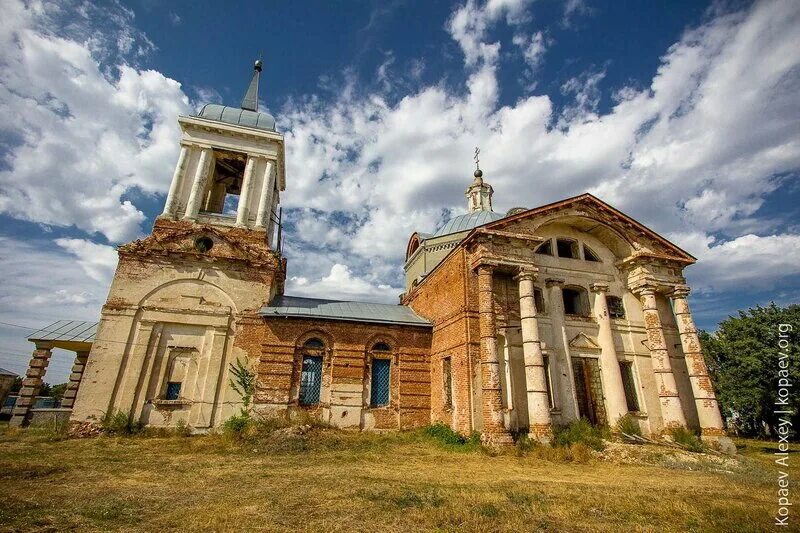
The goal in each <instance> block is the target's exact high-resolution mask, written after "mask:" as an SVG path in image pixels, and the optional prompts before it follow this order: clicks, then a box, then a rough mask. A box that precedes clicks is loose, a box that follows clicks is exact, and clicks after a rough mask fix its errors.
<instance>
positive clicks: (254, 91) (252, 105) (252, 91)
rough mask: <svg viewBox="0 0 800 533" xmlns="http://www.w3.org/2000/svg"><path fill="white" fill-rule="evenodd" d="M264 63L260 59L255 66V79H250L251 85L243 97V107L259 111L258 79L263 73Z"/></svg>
mask: <svg viewBox="0 0 800 533" xmlns="http://www.w3.org/2000/svg"><path fill="white" fill-rule="evenodd" d="M262 65H263V63H262V62H261V60H260V59H259V60H258V61H256V64H255V66H254V67H253V79H252V80H250V86H249V87H248V88H247V92H246V93H245V94H244V98H243V99H242V109H247V110H248V111H258V79H259V77H260V75H261V67H262Z"/></svg>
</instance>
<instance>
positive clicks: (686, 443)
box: [669, 427, 705, 452]
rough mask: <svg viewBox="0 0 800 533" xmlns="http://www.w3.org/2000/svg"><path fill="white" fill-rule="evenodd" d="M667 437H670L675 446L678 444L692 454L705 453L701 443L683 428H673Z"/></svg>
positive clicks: (692, 433)
mask: <svg viewBox="0 0 800 533" xmlns="http://www.w3.org/2000/svg"><path fill="white" fill-rule="evenodd" d="M669 436H670V437H672V440H673V442H675V444H680V445H681V446H683V447H684V448H686V449H687V450H689V451H692V452H702V451H705V447H704V446H703V443H702V441H701V440H700V439H699V438H698V436H697V435H695V434H694V432H692V431H691V430H689V429H686V428H684V427H674V428H671V429H670V430H669Z"/></svg>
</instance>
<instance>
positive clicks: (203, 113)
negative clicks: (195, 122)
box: [197, 104, 275, 131]
mask: <svg viewBox="0 0 800 533" xmlns="http://www.w3.org/2000/svg"><path fill="white" fill-rule="evenodd" d="M197 116H198V117H200V118H206V119H210V120H217V121H219V122H227V123H228V124H238V125H239V126H247V127H248V128H257V129H260V130H267V131H275V117H273V116H272V115H270V114H269V113H259V112H256V111H250V110H248V109H241V108H238V107H229V106H226V105H220V104H206V105H204V106H203V109H201V110H200V112H199V113H198V114H197Z"/></svg>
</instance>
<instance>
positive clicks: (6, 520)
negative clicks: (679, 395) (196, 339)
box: [0, 429, 800, 532]
mask: <svg viewBox="0 0 800 533" xmlns="http://www.w3.org/2000/svg"><path fill="white" fill-rule="evenodd" d="M743 444H745V445H746V448H745V451H746V455H747V458H746V459H744V460H743V461H740V462H736V461H730V462H725V463H724V464H723V466H722V467H720V465H719V464H717V463H713V462H708V461H705V460H704V459H702V458H701V459H699V460H697V461H695V460H692V461H688V463H687V464H688V466H687V465H683V464H677V465H676V464H674V463H675V461H674V457H669V458H665V457H662V456H661V455H660V454H659V450H658V449H657V448H655V447H643V446H632V447H631V449H635V450H634V451H633V452H631V453H628V452H626V453H625V457H626V459H625V461H623V462H621V461H617V460H615V459H614V458H613V457H611V458H606V459H597V458H589V459H588V462H582V463H576V462H574V461H570V460H569V459H567V461H566V462H562V461H563V458H562V457H561V456H559V455H558V454H547V453H542V452H537V451H536V450H535V449H534V450H532V451H531V452H530V453H527V454H525V455H524V456H522V457H520V456H519V455H518V454H516V453H514V452H510V453H506V454H500V455H496V456H489V455H487V454H485V453H482V452H481V451H480V450H474V449H469V450H465V451H464V450H462V451H460V450H457V449H454V448H453V447H445V446H442V445H440V444H439V443H438V442H437V441H435V440H433V439H432V438H430V437H427V436H425V435H424V433H423V432H421V431H420V432H411V433H402V434H386V435H375V434H357V433H344V432H339V431H333V430H319V429H315V430H313V431H312V432H311V433H310V434H308V435H306V436H303V437H302V442H301V443H300V444H299V445H298V442H295V441H289V442H285V443H283V444H282V445H276V443H275V442H272V443H264V444H263V445H262V444H259V443H248V444H246V445H242V444H235V443H231V442H229V441H226V440H225V439H223V438H222V437H219V436H207V437H191V438H188V437H182V438H181V437H160V438H153V437H149V438H143V437H135V438H121V437H100V438H96V439H88V440H74V439H71V440H61V441H53V440H52V439H51V438H50V437H49V436H47V435H44V434H37V433H36V432H33V431H28V432H14V431H10V430H5V431H0V491H2V494H3V497H2V500H0V530H9V531H15V530H54V529H57V530H61V529H80V530H156V529H158V530H162V529H193V530H242V529H263V530H270V531H286V530H294V531H402V532H409V531H418V530H439V531H536V530H548V531H607V530H617V531H653V530H658V531H659V532H666V531H757V530H762V529H768V528H770V524H771V516H772V513H773V509H774V507H773V505H774V501H773V500H774V497H773V493H774V488H775V486H774V472H775V469H774V468H773V466H772V464H771V463H770V456H769V448H770V447H771V446H772V445H770V444H768V443H757V442H755V441H748V442H746V443H743ZM637 454H639V455H638V456H641V458H642V459H641V460H642V461H643V462H648V463H650V464H630V463H631V462H636V460H635V459H634V460H633V461H632V460H631V457H634V458H635V457H638V456H637ZM551 455H552V457H551ZM606 456H607V457H608V454H606ZM792 460H796V459H794V457H792ZM678 463H680V461H679V462H678ZM798 473H800V472H798V470H797V469H794V470H793V477H794V479H797V475H798Z"/></svg>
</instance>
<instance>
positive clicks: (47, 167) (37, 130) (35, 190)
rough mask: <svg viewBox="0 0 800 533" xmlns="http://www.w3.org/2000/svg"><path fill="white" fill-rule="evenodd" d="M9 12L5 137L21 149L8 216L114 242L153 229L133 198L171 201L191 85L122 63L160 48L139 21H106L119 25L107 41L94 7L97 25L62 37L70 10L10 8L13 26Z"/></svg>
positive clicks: (7, 189)
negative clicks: (184, 87) (159, 196)
mask: <svg viewBox="0 0 800 533" xmlns="http://www.w3.org/2000/svg"><path fill="white" fill-rule="evenodd" d="M73 7H74V6H73ZM6 8H7V9H8V11H9V16H8V17H5V18H4V20H5V23H4V24H3V25H2V26H0V43H2V47H0V65H1V66H0V114H2V116H3V117H4V118H5V120H4V121H3V122H2V124H0V132H2V134H3V135H5V136H8V137H9V138H11V139H14V142H13V143H12V146H11V148H10V150H9V151H8V152H6V153H5V156H4V158H5V162H6V163H7V165H8V167H9V168H8V169H6V170H2V171H0V212H4V213H6V214H9V215H11V216H13V217H15V218H20V219H24V220H31V221H35V222H41V223H45V224H50V225H56V226H70V225H75V226H77V227H78V228H80V229H81V230H84V231H86V232H88V233H95V232H96V233H100V234H102V235H104V236H105V237H106V238H108V239H109V240H111V241H114V242H122V241H126V240H129V239H131V238H133V237H134V236H136V235H138V234H139V233H140V230H141V228H140V225H141V223H142V222H143V221H144V219H145V217H144V214H143V213H142V212H141V211H140V210H139V209H137V208H136V206H134V205H133V203H131V202H130V201H128V200H126V199H124V195H125V194H126V192H128V191H129V190H130V189H131V188H132V187H138V188H139V189H141V190H142V191H144V192H146V193H163V192H165V191H166V188H167V187H168V182H169V178H170V172H168V171H167V170H166V169H167V168H168V167H169V164H170V162H171V161H172V160H174V159H175V158H176V157H177V149H178V145H177V143H176V139H178V136H179V130H178V126H177V123H176V120H175V119H176V116H177V115H178V114H182V113H187V112H188V111H189V110H190V107H189V101H188V99H187V98H186V96H185V95H184V94H183V92H182V91H181V86H180V84H179V83H178V82H176V81H174V80H171V79H169V78H167V77H165V76H164V75H162V74H161V73H159V72H156V71H153V70H139V69H137V68H135V67H133V66H130V64H128V63H126V62H125V61H124V59H121V58H122V57H128V58H131V57H132V56H133V57H138V56H140V55H143V54H145V53H146V52H147V51H148V50H149V49H151V48H152V44H151V43H149V41H147V39H146V38H145V37H143V36H141V35H140V34H138V33H137V32H136V31H135V30H134V29H132V27H131V26H130V24H131V22H132V16H133V15H132V13H131V12H129V11H126V10H124V9H121V8H115V7H114V6H112V7H110V8H109V9H108V10H107V11H103V12H102V13H101V14H102V15H108V17H106V18H105V19H104V20H106V21H111V22H115V24H116V26H112V30H110V34H111V35H108V34H104V33H100V32H90V31H89V29H88V28H87V27H86V26H87V25H89V24H92V23H93V19H92V18H91V17H94V16H96V15H97V14H96V13H94V10H95V9H96V8H93V7H91V6H82V7H81V9H85V10H88V13H84V17H86V18H87V20H84V19H83V18H81V17H78V18H77V19H74V18H73V19H71V21H70V23H69V24H68V25H66V26H63V27H62V26H60V25H59V22H58V21H59V20H60V17H61V16H63V15H64V11H65V10H68V9H69V6H67V5H57V4H49V3H43V4H39V3H33V4H31V6H29V7H28V8H25V7H23V6H22V4H21V3H19V2H9V3H7V4H6V5H5V6H4V15H5V10H6ZM76 9H77V8H76ZM76 13H81V11H80V9H77V11H76ZM89 35H90V36H89ZM79 38H84V40H78V39H79ZM101 58H108V59H110V60H111V61H112V62H111V63H102V61H101Z"/></svg>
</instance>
